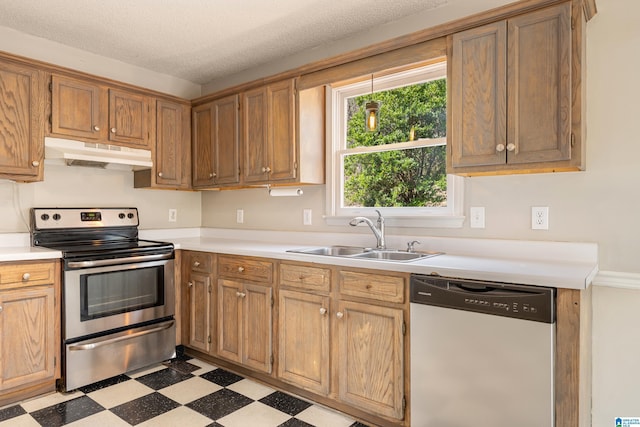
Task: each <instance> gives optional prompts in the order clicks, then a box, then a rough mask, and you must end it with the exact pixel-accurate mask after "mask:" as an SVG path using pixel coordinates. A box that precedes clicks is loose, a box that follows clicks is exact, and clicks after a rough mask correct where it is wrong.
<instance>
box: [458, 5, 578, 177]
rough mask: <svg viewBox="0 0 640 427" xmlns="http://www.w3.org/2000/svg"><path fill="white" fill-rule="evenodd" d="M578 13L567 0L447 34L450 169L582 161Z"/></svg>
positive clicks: (543, 167) (573, 165)
mask: <svg viewBox="0 0 640 427" xmlns="http://www.w3.org/2000/svg"><path fill="white" fill-rule="evenodd" d="M578 3H579V2H578ZM572 10H573V12H572ZM572 13H574V14H575V15H576V16H575V19H581V20H582V19H583V17H582V13H583V12H582V7H580V6H579V5H573V9H572V3H570V2H567V3H562V4H559V5H556V6H552V7H549V8H545V9H541V10H538V11H535V12H530V13H527V14H523V15H519V16H515V17H513V18H510V19H508V20H504V21H500V22H496V23H491V24H488V25H485V26H482V27H478V28H473V29H470V30H467V31H463V32H460V33H456V34H453V35H452V36H449V39H448V42H449V43H448V44H449V63H450V67H449V68H448V70H449V71H448V83H449V96H450V106H449V108H448V115H449V116H448V125H449V144H448V156H447V169H448V171H449V173H460V174H476V173H507V172H522V171H559V170H577V169H581V168H582V167H583V158H582V151H583V150H582V147H581V141H580V139H581V138H580V136H581V129H580V122H581V111H582V109H581V106H580V99H581V98H580V96H574V95H575V94H576V93H577V92H579V90H580V82H581V78H580V76H581V67H580V65H581V61H580V59H581V56H580V50H581V49H580V46H581V44H582V40H581V36H580V32H578V31H574V32H573V33H572V29H571V26H572ZM575 19H574V21H575ZM576 58H577V59H576Z"/></svg>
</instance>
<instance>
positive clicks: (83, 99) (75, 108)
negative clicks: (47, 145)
mask: <svg viewBox="0 0 640 427" xmlns="http://www.w3.org/2000/svg"><path fill="white" fill-rule="evenodd" d="M152 110H153V108H152V102H151V98H150V97H149V96H146V95H142V94H138V93H133V92H128V91H124V90H121V89H114V88H108V87H106V86H103V85H100V84H97V83H93V82H91V81H84V80H79V79H74V78H71V77H66V76H60V75H56V74H54V75H52V76H51V135H52V136H62V137H74V138H78V139H82V140H88V141H100V142H104V143H109V144H113V145H123V146H128V147H133V148H151V141H152V140H154V135H152V133H153V131H154V129H153V125H154V123H155V115H154V111H152Z"/></svg>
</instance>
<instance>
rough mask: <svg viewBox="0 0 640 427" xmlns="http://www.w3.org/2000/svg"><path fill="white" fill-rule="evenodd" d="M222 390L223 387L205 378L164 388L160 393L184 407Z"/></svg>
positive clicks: (195, 378) (194, 378)
mask: <svg viewBox="0 0 640 427" xmlns="http://www.w3.org/2000/svg"><path fill="white" fill-rule="evenodd" d="M221 389H222V386H219V385H218V384H216V383H212V382H211V381H207V380H205V379H204V378H200V377H193V378H189V379H188V380H185V381H182V382H179V383H177V384H174V385H172V386H169V387H166V388H163V389H162V390H159V391H158V392H159V393H162V394H163V395H165V396H167V397H168V398H170V399H172V400H175V401H176V402H178V403H180V404H182V405H185V404H187V403H189V402H193V401H194V400H197V399H200V398H201V397H204V396H206V395H208V394H211V393H215V392H216V391H218V390H221Z"/></svg>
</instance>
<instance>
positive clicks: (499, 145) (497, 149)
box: [496, 144, 504, 153]
mask: <svg viewBox="0 0 640 427" xmlns="http://www.w3.org/2000/svg"><path fill="white" fill-rule="evenodd" d="M496 151H497V152H498V153H502V152H503V151H504V144H498V145H496Z"/></svg>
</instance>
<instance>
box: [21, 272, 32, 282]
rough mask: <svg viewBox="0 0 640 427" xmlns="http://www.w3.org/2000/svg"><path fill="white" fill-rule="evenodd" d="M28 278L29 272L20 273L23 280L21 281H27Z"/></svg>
mask: <svg viewBox="0 0 640 427" xmlns="http://www.w3.org/2000/svg"><path fill="white" fill-rule="evenodd" d="M29 279H31V275H30V274H29V273H24V274H23V275H22V280H23V281H25V282H26V281H28V280H29Z"/></svg>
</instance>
